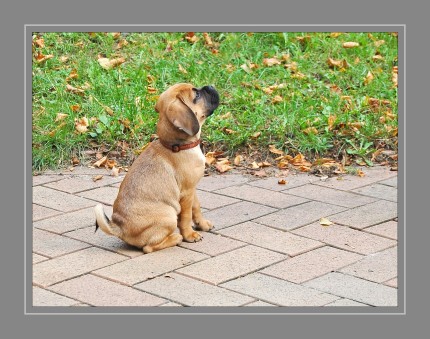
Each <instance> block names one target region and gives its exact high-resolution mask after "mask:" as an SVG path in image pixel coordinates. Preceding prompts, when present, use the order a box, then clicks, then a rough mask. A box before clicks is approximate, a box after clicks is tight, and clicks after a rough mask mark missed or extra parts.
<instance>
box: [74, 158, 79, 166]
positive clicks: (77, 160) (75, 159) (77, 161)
mask: <svg viewBox="0 0 430 339" xmlns="http://www.w3.org/2000/svg"><path fill="white" fill-rule="evenodd" d="M79 163H80V161H79V159H78V157H72V165H73V166H76V165H79Z"/></svg>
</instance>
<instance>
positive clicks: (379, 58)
mask: <svg viewBox="0 0 430 339" xmlns="http://www.w3.org/2000/svg"><path fill="white" fill-rule="evenodd" d="M372 60H373V61H382V60H384V57H383V56H382V55H380V54H375V55H374V56H373V57H372Z"/></svg>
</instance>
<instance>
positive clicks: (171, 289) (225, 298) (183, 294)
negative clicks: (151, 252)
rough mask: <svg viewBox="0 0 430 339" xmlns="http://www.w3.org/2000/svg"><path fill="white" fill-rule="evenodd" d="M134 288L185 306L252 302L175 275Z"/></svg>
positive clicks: (237, 294)
mask: <svg viewBox="0 0 430 339" xmlns="http://www.w3.org/2000/svg"><path fill="white" fill-rule="evenodd" d="M135 287H136V288H138V289H141V290H143V291H146V292H149V293H152V294H155V295H159V296H161V297H163V298H166V299H170V300H173V301H175V302H178V303H181V304H183V305H185V306H241V305H244V304H246V303H249V302H250V301H253V300H254V299H253V298H251V297H248V296H244V295H242V294H239V293H236V292H232V291H228V290H226V289H223V288H220V287H217V286H213V285H210V284H207V283H204V282H201V281H198V280H195V279H191V278H188V277H184V276H181V275H179V274H176V273H169V274H168V275H165V276H161V277H158V278H155V279H152V280H148V281H145V282H143V283H141V284H138V285H136V286H135Z"/></svg>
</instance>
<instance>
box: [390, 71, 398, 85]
mask: <svg viewBox="0 0 430 339" xmlns="http://www.w3.org/2000/svg"><path fill="white" fill-rule="evenodd" d="M398 72H399V68H398V66H394V67H393V71H392V78H391V80H392V81H393V85H394V87H397V86H398V82H397V81H398Z"/></svg>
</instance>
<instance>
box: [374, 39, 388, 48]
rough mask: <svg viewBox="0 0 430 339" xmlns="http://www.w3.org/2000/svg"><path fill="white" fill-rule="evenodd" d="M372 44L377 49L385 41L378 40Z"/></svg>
mask: <svg viewBox="0 0 430 339" xmlns="http://www.w3.org/2000/svg"><path fill="white" fill-rule="evenodd" d="M374 44H375V46H376V47H379V46H381V45H383V44H385V40H378V41H375V42H374Z"/></svg>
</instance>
